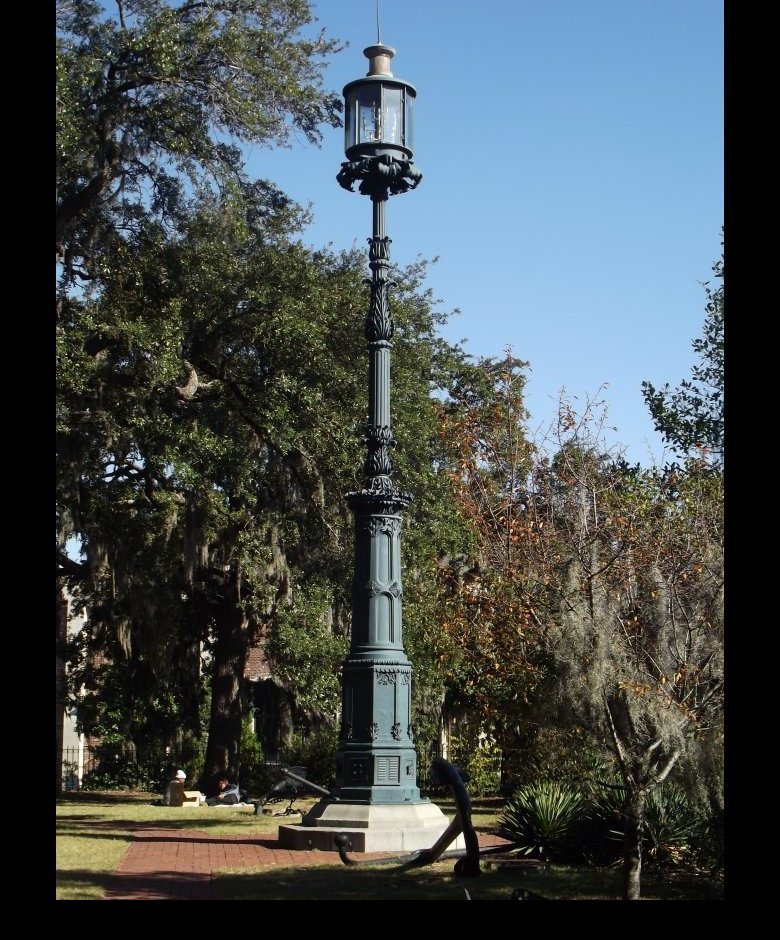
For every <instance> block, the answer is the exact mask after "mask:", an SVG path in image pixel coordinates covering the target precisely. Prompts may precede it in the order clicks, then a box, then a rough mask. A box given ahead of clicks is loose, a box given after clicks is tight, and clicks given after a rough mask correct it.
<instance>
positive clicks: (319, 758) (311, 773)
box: [282, 727, 339, 790]
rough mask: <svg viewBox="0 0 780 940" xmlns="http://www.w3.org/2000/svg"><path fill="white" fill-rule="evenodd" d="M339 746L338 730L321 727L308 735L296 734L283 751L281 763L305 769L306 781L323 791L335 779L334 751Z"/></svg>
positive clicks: (331, 784)
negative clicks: (321, 788)
mask: <svg viewBox="0 0 780 940" xmlns="http://www.w3.org/2000/svg"><path fill="white" fill-rule="evenodd" d="M338 746H339V737H338V730H337V729H336V728H329V727H322V728H320V729H319V730H318V731H315V732H313V733H311V734H308V735H305V736H304V735H302V734H300V733H296V734H294V735H293V736H292V740H291V741H290V744H289V745H288V746H287V747H286V748H285V749H284V752H283V754H282V763H283V764H284V765H285V766H286V767H291V766H293V765H299V766H301V767H305V768H306V779H307V780H311V782H312V783H316V784H318V785H319V786H321V787H325V789H326V790H327V789H329V788H330V787H331V786H333V784H334V782H335V779H336V751H337V750H338Z"/></svg>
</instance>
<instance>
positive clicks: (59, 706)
mask: <svg viewBox="0 0 780 940" xmlns="http://www.w3.org/2000/svg"><path fill="white" fill-rule="evenodd" d="M67 640H68V599H67V598H66V597H65V592H64V590H63V589H62V587H60V589H59V594H58V596H57V642H56V647H55V650H56V652H55V668H56V671H57V678H56V685H55V689H56V692H55V699H54V711H55V719H54V735H55V737H54V741H55V744H54V758H55V761H56V764H57V766H56V777H55V779H56V784H55V790H54V792H55V794H57V795H59V794H60V793H62V742H63V735H64V731H65V706H66V703H67V677H66V672H65V653H66V645H67Z"/></svg>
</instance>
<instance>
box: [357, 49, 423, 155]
mask: <svg viewBox="0 0 780 940" xmlns="http://www.w3.org/2000/svg"><path fill="white" fill-rule="evenodd" d="M363 55H365V56H366V58H368V59H369V61H370V63H371V67H370V69H369V72H368V75H366V77H365V78H359V79H357V80H356V81H354V82H350V83H349V84H348V85H345V86H344V152H345V153H346V155H347V158H348V159H349V160H360V159H363V158H366V157H378V156H382V155H384V154H387V155H389V156H391V157H394V158H395V159H396V160H411V158H412V156H413V130H414V128H413V119H412V114H413V109H414V99H415V98H416V97H417V89H416V88H415V87H414V85H411V84H409V82H405V81H403V80H402V79H400V78H395V77H394V76H393V73H392V72H391V71H390V59H392V57H393V56H394V55H395V49H393V48H392V46H386V45H384V44H382V43H378V44H377V45H375V46H369V47H368V48H367V49H364V50H363Z"/></svg>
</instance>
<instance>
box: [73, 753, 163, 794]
mask: <svg viewBox="0 0 780 940" xmlns="http://www.w3.org/2000/svg"><path fill="white" fill-rule="evenodd" d="M164 776H165V774H164V772H163V770H162V767H161V764H160V762H159V761H157V760H151V761H135V760H133V759H132V758H131V757H129V756H128V755H127V754H125V753H123V752H122V751H120V750H116V751H115V750H110V749H106V750H105V751H104V752H103V753H101V754H100V755H99V758H98V760H97V762H96V766H95V768H94V770H91V771H89V772H88V773H86V774H84V777H83V779H82V781H81V788H82V789H83V790H146V791H149V792H156V791H157V790H159V789H160V788H161V785H162V783H161V781H162V779H163V778H164Z"/></svg>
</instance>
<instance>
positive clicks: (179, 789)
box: [163, 770, 187, 806]
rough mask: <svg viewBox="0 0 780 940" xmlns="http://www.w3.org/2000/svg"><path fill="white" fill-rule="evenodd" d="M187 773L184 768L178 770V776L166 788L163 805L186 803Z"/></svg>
mask: <svg viewBox="0 0 780 940" xmlns="http://www.w3.org/2000/svg"><path fill="white" fill-rule="evenodd" d="M186 779H187V774H185V773H184V771H183V770H177V771H176V776H175V777H174V778H173V780H171V782H170V783H169V784H168V786H167V787H166V788H165V795H164V796H163V806H181V805H182V804H183V803H184V781H185V780H186Z"/></svg>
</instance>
